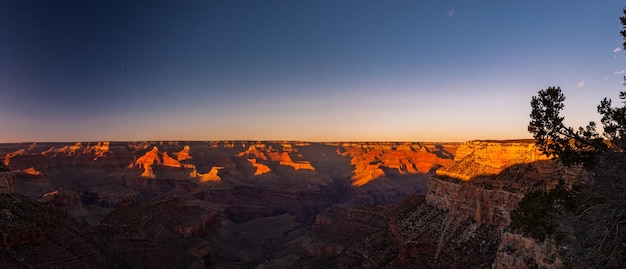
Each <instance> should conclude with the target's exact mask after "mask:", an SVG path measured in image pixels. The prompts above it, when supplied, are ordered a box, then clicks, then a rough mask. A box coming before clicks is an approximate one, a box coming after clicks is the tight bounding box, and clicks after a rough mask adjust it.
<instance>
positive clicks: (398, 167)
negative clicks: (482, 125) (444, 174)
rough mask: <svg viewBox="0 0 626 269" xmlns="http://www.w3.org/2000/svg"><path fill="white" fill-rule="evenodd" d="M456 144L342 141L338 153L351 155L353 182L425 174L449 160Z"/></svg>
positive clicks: (452, 155)
mask: <svg viewBox="0 0 626 269" xmlns="http://www.w3.org/2000/svg"><path fill="white" fill-rule="evenodd" d="M456 147H457V146H456V144H453V143H449V144H445V145H444V144H432V143H343V144H342V145H341V148H340V149H338V152H337V153H338V154H340V155H343V156H349V157H351V158H352V159H351V164H352V165H353V166H354V172H353V174H352V181H353V183H352V184H353V185H354V186H363V185H365V184H367V183H369V182H370V181H372V180H375V179H377V178H380V177H384V176H386V175H387V174H388V173H392V174H396V175H415V174H427V173H429V172H431V171H433V170H436V169H437V168H439V167H442V166H446V165H447V164H449V163H451V162H452V159H453V158H454V154H455V152H456Z"/></svg>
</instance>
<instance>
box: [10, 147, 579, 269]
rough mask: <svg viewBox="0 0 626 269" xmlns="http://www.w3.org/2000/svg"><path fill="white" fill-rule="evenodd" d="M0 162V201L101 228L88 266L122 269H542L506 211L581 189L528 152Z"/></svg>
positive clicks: (77, 152)
mask: <svg viewBox="0 0 626 269" xmlns="http://www.w3.org/2000/svg"><path fill="white" fill-rule="evenodd" d="M0 157H1V158H2V159H3V160H4V163H6V164H8V165H9V167H10V168H11V170H12V171H14V172H15V176H14V175H13V174H11V173H7V171H8V169H4V168H0V192H1V193H11V192H13V191H14V190H17V191H18V193H22V194H25V195H28V196H29V197H31V198H33V199H38V200H39V201H42V202H45V203H49V204H50V205H40V204H38V206H43V207H42V208H44V207H45V208H49V207H51V205H56V206H58V207H62V208H63V209H64V210H65V211H66V212H67V213H64V214H66V215H71V216H74V217H76V218H77V219H78V220H81V221H83V220H86V221H87V222H88V223H90V224H91V225H96V226H97V225H100V226H98V227H95V228H93V229H96V230H97V231H96V232H95V233H96V234H100V235H97V236H96V237H95V238H92V239H89V240H91V241H89V242H91V243H89V244H92V245H93V246H96V245H97V246H98V247H99V248H100V249H101V250H102V251H101V252H98V251H96V254H93V255H92V256H93V257H94V259H96V260H98V259H100V260H101V261H102V264H106V265H110V264H117V265H120V266H127V267H135V266H139V261H138V260H133V259H134V258H133V257H140V258H137V259H141V260H142V261H143V262H142V264H145V265H146V266H148V265H150V266H156V265H158V264H159V260H158V259H159V258H168V259H169V258H171V259H172V261H174V262H176V263H178V262H180V263H181V264H182V263H183V262H181V261H179V260H176V259H175V258H172V257H175V256H176V255H179V254H180V255H182V256H181V257H184V259H186V261H189V262H188V263H185V266H198V267H200V265H206V266H209V267H210V266H215V267H220V266H222V267H228V266H234V267H237V266H239V267H241V266H248V267H254V266H261V265H263V264H267V265H268V266H270V265H272V266H276V267H281V266H282V267H285V266H289V267H293V266H296V267H298V266H300V267H305V268H307V267H309V268H320V267H331V268H332V267H372V268H398V267H402V268H406V267H411V266H414V267H429V266H434V265H438V266H440V267H454V266H458V265H459V264H463V265H467V266H470V267H471V266H474V267H490V266H491V265H492V264H494V266H498V268H506V267H518V266H532V265H541V266H547V267H550V266H552V265H554V264H558V259H556V258H555V259H553V258H554V256H553V255H552V254H550V251H552V250H554V246H553V245H551V243H549V242H547V243H545V242H534V241H532V240H531V239H529V238H526V237H523V236H521V235H518V234H515V233H514V232H512V231H508V230H507V226H508V224H509V222H510V217H509V213H510V212H511V210H513V209H515V208H516V206H517V202H518V201H519V200H520V199H522V197H523V196H524V195H525V194H526V193H527V192H529V191H533V190H550V189H552V188H554V187H555V186H556V185H557V184H559V183H560V184H566V185H571V184H572V182H574V181H575V180H576V179H577V178H579V177H580V171H577V170H576V169H565V168H564V167H562V166H560V165H559V164H558V163H556V162H553V161H551V160H548V159H547V158H545V156H542V155H541V154H539V152H538V151H537V149H536V147H535V146H534V144H533V143H532V142H528V141H501V142H496V141H491V142H485V141H472V142H466V143H462V144H457V143H447V144H437V143H391V142H384V143H374V142H368V143H304V142H258V141H214V142H184V143H183V142H176V141H169V142H159V141H156V142H128V143H126V142H111V143H109V142H98V143H92V142H89V143H85V142H83V143H37V144H35V143H32V144H30V143H29V144H0ZM2 170H5V171H2ZM16 177H17V181H15V180H14V178H16ZM415 194H422V196H419V195H418V196H412V195H415ZM14 195H17V194H14ZM407 196H408V197H409V198H407V199H404V200H403V198H405V197H407ZM131 197H132V199H131ZM416 197H417V198H416ZM24 199H25V198H24ZM129 199H130V201H133V202H129ZM398 201H403V202H402V203H400V204H394V203H396V202H398ZM364 204H369V205H364ZM33 208H34V207H33ZM46 210H47V209H46ZM2 212H5V211H2ZM11 212H12V213H11V214H13V215H15V214H16V213H14V212H13V211H11ZM59 212H61V211H59ZM177 212H178V213H177ZM179 212H183V213H179ZM2 214H4V213H2ZM11 214H5V215H6V216H9V217H10V215H11ZM55 214H56V213H55ZM181 214H182V215H181ZM66 217H67V216H66ZM7 218H8V217H7ZM53 218H61V217H60V216H57V215H54V217H53ZM72 225H74V224H72ZM81 225H83V224H81ZM279 225H280V226H279ZM7 227H8V226H7ZM11 227H13V226H11ZM55 227H57V226H55ZM272 227H276V228H277V229H276V231H280V232H271V233H270V232H267V231H270V229H271V228H272ZM11 229H13V228H11ZM33 229H34V228H33ZM37 229H39V228H37ZM55 229H56V228H55ZM81 229H83V228H81ZM0 230H2V231H5V230H4V229H3V228H0ZM263 231H266V233H267V234H264V235H263V236H262V238H263V240H266V241H263V240H262V241H259V242H252V241H250V245H249V246H243V245H241V246H236V247H235V245H229V244H235V243H234V242H233V241H232V240H235V239H237V238H239V239H241V240H244V238H245V237H246V236H243V235H250V236H252V235H253V234H255V233H259V232H263ZM272 231H273V230H272ZM504 231H507V232H504ZM101 235H102V236H103V237H100V236H101ZM179 235H182V236H183V237H185V238H188V239H189V240H185V239H181V237H179ZM283 235H284V236H283ZM77 236H78V237H80V238H83V234H82V232H81V233H78V234H77ZM260 238H261V237H260ZM105 239H106V240H105ZM239 239H237V240H239ZM46 240H47V239H46ZM55 240H56V239H55ZM72 240H73V239H72ZM76 240H79V241H80V240H82V239H76ZM245 240H250V239H245ZM245 240H244V241H245ZM105 241H106V242H105ZM24 242H26V243H25V244H30V243H28V242H30V241H28V242H27V241H24ZM55 242H56V241H55ZM163 242H174V246H175V247H177V248H178V249H179V250H182V251H183V253H182V254H181V253H177V251H176V250H175V249H174V248H173V247H168V246H167V245H164V243H163ZM81 244H82V243H81ZM85 248H86V249H90V248H91V247H90V246H86V247H85ZM300 248H301V249H302V250H303V252H305V253H306V255H305V256H306V257H305V258H306V259H303V258H302V257H300V256H299V255H300V253H298V252H297V251H293V249H298V250H299V249H300ZM288 249H290V250H288ZM512 249H515V250H514V251H513V250H512ZM244 250H245V251H244ZM61 252H63V251H61ZM244 252H246V253H244ZM24 253H26V252H24ZM98 253H99V254H98ZM124 253H126V254H124ZM128 253H135V254H133V255H129V254H128ZM156 253H159V254H162V255H161V256H159V255H157V254H156ZM163 253H164V254H163ZM20 255H21V254H20ZM28 255H30V254H28ZM90 255H91V254H90ZM542 255H543V256H542ZM92 256H90V257H92ZM118 256H119V257H120V258H115V259H112V258H111V257H118ZM98 257H100V258H98ZM238 257H241V258H238ZM273 258H275V259H273ZM72 259H74V258H72ZM238 259H239V260H238ZM79 260H80V259H79ZM11 261H14V260H11ZM168 264H169V263H168ZM172 264H175V263H172ZM172 264H169V265H172ZM3 265H4V264H2V263H0V266H3ZM8 265H10V266H12V265H14V264H13V263H8ZM77 266H78V265H77ZM79 267H80V266H79ZM114 267H115V266H114Z"/></svg>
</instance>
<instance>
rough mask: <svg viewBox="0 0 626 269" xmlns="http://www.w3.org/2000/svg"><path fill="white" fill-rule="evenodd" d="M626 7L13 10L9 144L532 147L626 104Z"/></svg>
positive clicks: (358, 0) (0, 10) (4, 67)
mask: <svg viewBox="0 0 626 269" xmlns="http://www.w3.org/2000/svg"><path fill="white" fill-rule="evenodd" d="M182 2H184V3H182ZM625 4H626V3H624V2H623V1H616V0H607V1H546V0H541V1H540V0H537V1H534V0H533V1H495V0H494V1H467V0H458V1H453V0H450V1H438V0H437V1H436V0H432V1H382V0H379V1H365V0H353V1H341V0H335V1H322V0H315V1H313V0H311V1H288V0H283V1H142V2H139V1H27V0H25V1H0V95H1V97H0V126H1V127H0V142H15V141H93V140H223V139H250V140H282V139H286V140H311V141H336V140H404V141H462V140H470V139H508V138H528V137H530V136H529V135H528V134H527V132H526V126H527V124H528V119H529V117H528V114H529V113H530V105H529V102H530V98H531V96H532V95H535V94H536V93H537V91H538V90H540V89H542V88H546V87H548V86H552V85H557V86H561V87H562V88H563V89H564V91H565V94H566V96H567V97H568V100H567V101H566V102H567V103H566V114H565V115H566V117H567V121H568V122H569V123H571V124H572V125H582V124H585V123H586V122H587V121H589V120H597V119H598V117H597V116H596V113H595V107H596V105H597V104H598V103H599V101H600V100H601V99H602V98H603V97H605V96H608V97H613V98H614V99H616V97H617V94H618V92H619V91H620V90H623V89H624V88H623V86H621V84H622V76H623V75H622V74H621V72H623V70H624V69H625V67H626V66H625V65H624V63H625V59H624V52H623V51H621V50H616V48H618V47H621V43H622V40H621V38H620V36H619V34H618V32H619V31H620V30H621V26H620V23H619V16H621V15H622V13H621V11H622V8H624V5H625Z"/></svg>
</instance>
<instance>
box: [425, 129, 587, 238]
mask: <svg viewBox="0 0 626 269" xmlns="http://www.w3.org/2000/svg"><path fill="white" fill-rule="evenodd" d="M456 153H457V154H456V156H455V158H454V162H452V163H450V164H449V165H447V166H446V167H443V168H441V169H439V170H437V172H436V176H435V177H434V178H433V179H431V181H430V182H429V183H428V194H427V196H426V201H427V202H428V203H430V204H434V205H437V206H440V207H442V208H445V209H448V210H452V211H454V212H458V213H460V214H461V215H464V216H467V217H469V218H472V219H474V220H476V221H478V222H482V223H488V224H492V225H499V226H507V225H508V224H509V223H510V216H509V213H510V212H511V211H512V210H514V209H515V208H517V203H518V202H519V201H520V200H521V199H522V198H523V197H524V195H525V194H526V193H528V192H530V191H534V190H544V191H546V190H550V189H553V188H554V187H556V186H557V185H558V184H559V182H563V183H567V182H571V181H572V180H575V179H576V178H578V175H579V174H580V172H581V171H580V170H578V169H573V168H570V169H566V168H565V167H563V166H562V165H560V164H559V163H558V162H557V161H555V160H550V159H548V158H547V157H546V156H545V155H542V154H541V152H540V151H539V149H538V148H537V146H536V145H535V144H534V143H533V142H530V141H528V142H526V141H520V142H483V141H471V142H466V143H463V144H462V145H461V146H460V147H459V148H458V150H457V152H456Z"/></svg>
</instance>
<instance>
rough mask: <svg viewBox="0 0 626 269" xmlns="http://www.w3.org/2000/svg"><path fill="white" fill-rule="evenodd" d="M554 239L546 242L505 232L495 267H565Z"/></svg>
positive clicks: (501, 238)
mask: <svg viewBox="0 0 626 269" xmlns="http://www.w3.org/2000/svg"><path fill="white" fill-rule="evenodd" d="M563 267H564V265H563V261H562V260H561V259H560V258H559V256H558V249H557V245H556V243H555V241H554V239H551V238H550V239H546V240H545V241H544V242H538V241H537V240H535V239H533V238H529V237H525V236H523V235H520V234H514V233H508V232H505V233H503V234H502V235H501V236H500V245H499V246H498V253H497V256H496V259H495V262H494V263H493V267H492V268H494V269H505V268H546V269H552V268H554V269H556V268H563Z"/></svg>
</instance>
